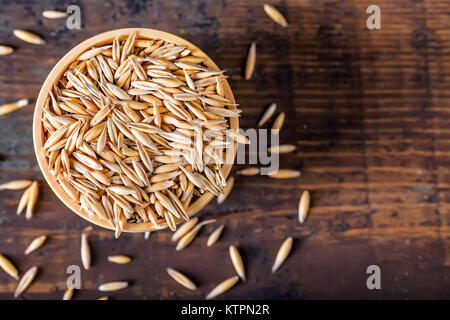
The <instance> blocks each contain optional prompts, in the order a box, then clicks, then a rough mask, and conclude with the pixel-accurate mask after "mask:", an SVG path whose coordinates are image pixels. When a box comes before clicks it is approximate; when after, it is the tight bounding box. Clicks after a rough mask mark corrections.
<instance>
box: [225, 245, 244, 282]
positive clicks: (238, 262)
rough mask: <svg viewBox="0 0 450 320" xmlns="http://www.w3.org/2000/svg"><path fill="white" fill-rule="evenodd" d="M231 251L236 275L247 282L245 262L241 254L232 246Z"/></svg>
mask: <svg viewBox="0 0 450 320" xmlns="http://www.w3.org/2000/svg"><path fill="white" fill-rule="evenodd" d="M229 251H230V258H231V262H232V263H233V267H234V270H236V273H237V274H238V276H239V277H240V278H241V279H242V281H245V268H244V262H242V257H241V254H240V253H239V251H238V249H237V248H236V247H235V246H230V249H229Z"/></svg>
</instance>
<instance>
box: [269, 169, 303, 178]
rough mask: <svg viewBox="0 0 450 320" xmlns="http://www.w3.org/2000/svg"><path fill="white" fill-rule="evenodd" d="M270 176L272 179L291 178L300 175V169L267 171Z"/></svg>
mask: <svg viewBox="0 0 450 320" xmlns="http://www.w3.org/2000/svg"><path fill="white" fill-rule="evenodd" d="M268 176H269V177H270V178H274V179H292V178H297V177H300V171H298V170H291V169H278V170H277V171H272V172H269V173H268Z"/></svg>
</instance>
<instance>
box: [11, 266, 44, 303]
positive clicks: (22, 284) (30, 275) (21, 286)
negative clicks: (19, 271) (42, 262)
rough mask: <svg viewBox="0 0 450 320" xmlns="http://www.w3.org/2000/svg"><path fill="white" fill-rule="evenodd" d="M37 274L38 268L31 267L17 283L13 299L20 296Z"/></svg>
mask: <svg viewBox="0 0 450 320" xmlns="http://www.w3.org/2000/svg"><path fill="white" fill-rule="evenodd" d="M37 272H38V267H36V266H35V267H31V268H30V269H29V270H28V271H27V272H25V274H24V275H23V276H22V278H21V279H20V281H19V283H18V284H17V288H16V291H15V292H14V298H17V297H18V296H20V295H21V294H22V293H23V292H25V290H27V288H28V287H29V286H30V284H31V282H33V280H34V278H35V277H36V274H37Z"/></svg>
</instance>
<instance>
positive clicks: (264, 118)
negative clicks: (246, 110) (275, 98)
mask: <svg viewBox="0 0 450 320" xmlns="http://www.w3.org/2000/svg"><path fill="white" fill-rule="evenodd" d="M276 110H277V104H276V103H275V102H274V103H272V104H271V105H270V106H269V107H268V108H267V109H266V111H264V113H263V115H262V116H261V119H260V120H259V122H258V125H257V126H258V127H262V126H263V125H264V124H265V123H266V122H267V121H268V120H269V119H270V118H271V117H272V116H273V115H274V113H275V111H276Z"/></svg>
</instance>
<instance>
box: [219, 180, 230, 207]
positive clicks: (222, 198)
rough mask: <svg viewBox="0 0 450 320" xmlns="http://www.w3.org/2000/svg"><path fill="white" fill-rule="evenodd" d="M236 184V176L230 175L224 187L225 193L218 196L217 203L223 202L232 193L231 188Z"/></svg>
mask: <svg viewBox="0 0 450 320" xmlns="http://www.w3.org/2000/svg"><path fill="white" fill-rule="evenodd" d="M233 186H234V177H230V178H228V180H227V184H226V185H225V187H224V188H223V193H222V194H220V195H219V196H218V197H217V203H218V204H222V203H223V202H224V201H225V200H226V199H227V198H228V196H229V195H230V193H231V190H233Z"/></svg>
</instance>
